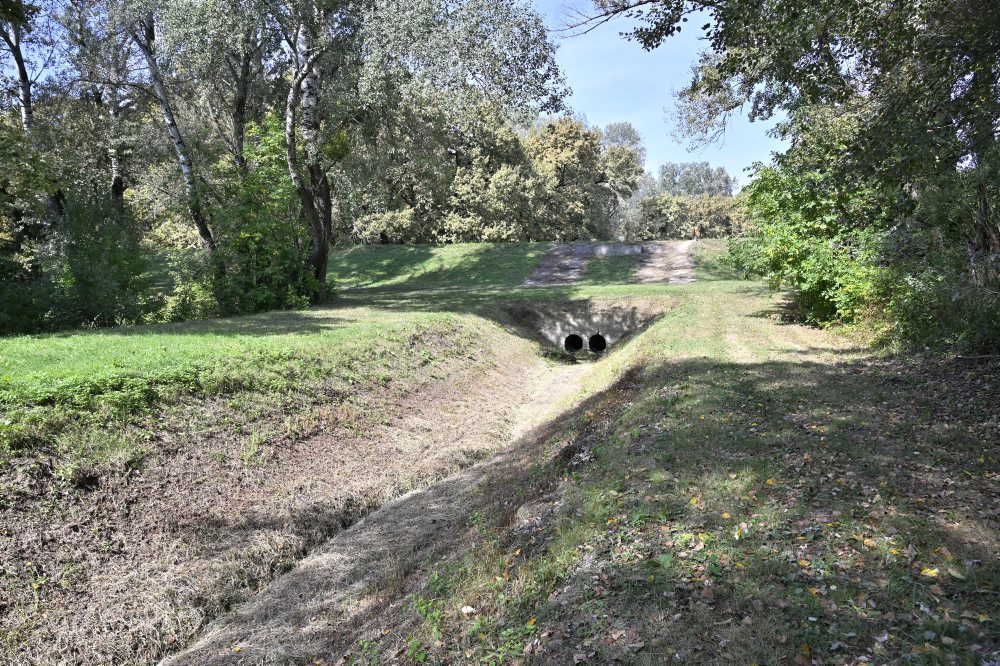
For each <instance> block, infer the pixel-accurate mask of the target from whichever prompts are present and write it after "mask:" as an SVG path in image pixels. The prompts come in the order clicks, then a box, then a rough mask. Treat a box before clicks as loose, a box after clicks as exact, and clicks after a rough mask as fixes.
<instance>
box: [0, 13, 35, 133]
mask: <svg viewBox="0 0 1000 666" xmlns="http://www.w3.org/2000/svg"><path fill="white" fill-rule="evenodd" d="M21 34H22V33H21V26H20V25H17V24H14V23H10V24H8V25H7V27H6V28H5V29H4V30H2V31H0V39H3V41H4V43H5V44H6V45H7V48H8V49H9V50H10V55H11V57H12V58H13V59H14V68H15V69H16V70H17V100H18V106H19V107H20V110H21V128H22V129H23V130H24V131H25V133H27V134H30V133H31V130H33V129H34V128H35V111H34V107H33V106H32V100H31V86H32V81H31V77H30V76H29V75H28V67H27V65H26V64H25V62H24V52H23V51H22V50H21Z"/></svg>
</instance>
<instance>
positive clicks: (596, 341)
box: [588, 333, 608, 353]
mask: <svg viewBox="0 0 1000 666" xmlns="http://www.w3.org/2000/svg"><path fill="white" fill-rule="evenodd" d="M588 343H589V346H590V351H592V352H597V353H601V352H602V351H604V350H605V349H607V348H608V341H607V340H605V339H604V336H603V335H601V334H600V333H594V334H593V335H592V336H590V340H589V341H588Z"/></svg>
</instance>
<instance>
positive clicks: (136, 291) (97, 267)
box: [43, 191, 153, 327]
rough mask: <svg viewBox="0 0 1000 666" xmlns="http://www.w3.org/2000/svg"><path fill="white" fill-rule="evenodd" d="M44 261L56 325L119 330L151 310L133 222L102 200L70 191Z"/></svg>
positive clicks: (145, 262)
mask: <svg viewBox="0 0 1000 666" xmlns="http://www.w3.org/2000/svg"><path fill="white" fill-rule="evenodd" d="M50 242H51V243H52V245H51V246H49V248H48V251H47V253H46V258H45V260H44V262H43V263H44V264H45V268H44V270H45V272H46V274H47V275H49V276H50V280H51V294H50V297H49V298H50V299H51V301H50V307H51V310H50V313H49V315H48V319H49V320H50V322H51V323H52V324H53V325H55V326H57V327H62V326H75V325H80V324H83V325H86V326H122V325H128V324H135V323H139V322H141V321H143V320H144V319H145V317H146V315H147V314H148V313H149V312H150V311H151V309H152V307H153V303H151V301H150V299H149V297H148V295H149V287H150V285H149V281H148V280H147V279H146V278H145V273H146V271H147V268H148V262H147V260H146V258H145V257H144V256H143V254H142V251H141V249H140V247H139V228H138V224H137V223H136V221H135V220H134V219H132V217H131V216H130V215H129V213H128V212H127V211H126V210H119V209H116V208H115V207H114V206H113V205H112V204H111V203H110V202H109V201H108V200H107V199H105V198H99V197H95V196H93V195H92V194H89V193H84V192H79V191H73V192H70V194H69V196H68V197H67V200H66V203H65V205H64V214H63V216H62V218H61V220H60V225H59V227H58V228H57V229H56V230H55V231H54V233H53V238H52V240H51V241H50Z"/></svg>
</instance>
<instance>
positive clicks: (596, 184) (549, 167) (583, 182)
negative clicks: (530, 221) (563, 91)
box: [524, 116, 615, 241]
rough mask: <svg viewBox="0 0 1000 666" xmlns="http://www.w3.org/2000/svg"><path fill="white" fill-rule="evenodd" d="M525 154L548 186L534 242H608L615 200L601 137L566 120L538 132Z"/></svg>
mask: <svg viewBox="0 0 1000 666" xmlns="http://www.w3.org/2000/svg"><path fill="white" fill-rule="evenodd" d="M524 147H525V151H526V153H527V155H528V157H529V159H530V160H531V162H532V165H533V166H534V169H535V171H536V173H538V176H539V178H540V179H541V182H542V188H543V194H542V197H543V201H542V213H541V216H540V218H539V219H538V221H537V231H536V232H535V233H534V234H532V236H533V238H535V239H539V238H545V239H552V240H563V241H574V240H584V239H592V238H608V237H610V234H611V229H610V224H609V217H610V216H609V211H610V208H611V205H612V203H613V202H614V201H615V198H614V192H613V191H612V190H611V189H610V187H609V186H608V174H607V172H606V170H605V164H604V162H603V153H602V147H601V135H600V132H599V131H596V130H590V129H587V127H586V126H585V125H584V124H583V123H582V122H580V121H578V120H576V119H574V118H572V117H569V116H563V117H560V118H556V119H555V120H552V121H549V122H546V123H543V124H540V125H538V126H536V127H534V128H532V130H531V132H529V133H528V137H527V139H526V140H525V144H524Z"/></svg>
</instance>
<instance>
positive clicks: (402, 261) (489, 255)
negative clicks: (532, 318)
mask: <svg viewBox="0 0 1000 666" xmlns="http://www.w3.org/2000/svg"><path fill="white" fill-rule="evenodd" d="M548 246H549V245H548V243H463V244H458V245H371V246H358V247H352V248H349V249H346V250H338V251H334V252H332V253H331V256H330V275H331V276H332V277H333V279H334V280H335V282H336V284H337V287H338V288H341V289H358V288H364V289H399V290H407V289H428V288H433V287H447V288H470V287H479V288H490V289H499V288H504V287H516V286H517V285H519V284H521V282H523V281H524V278H526V277H527V276H528V273H530V272H531V270H532V269H533V268H534V267H535V266H536V265H537V264H538V262H539V261H540V260H541V258H542V255H543V254H545V250H546V249H548Z"/></svg>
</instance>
